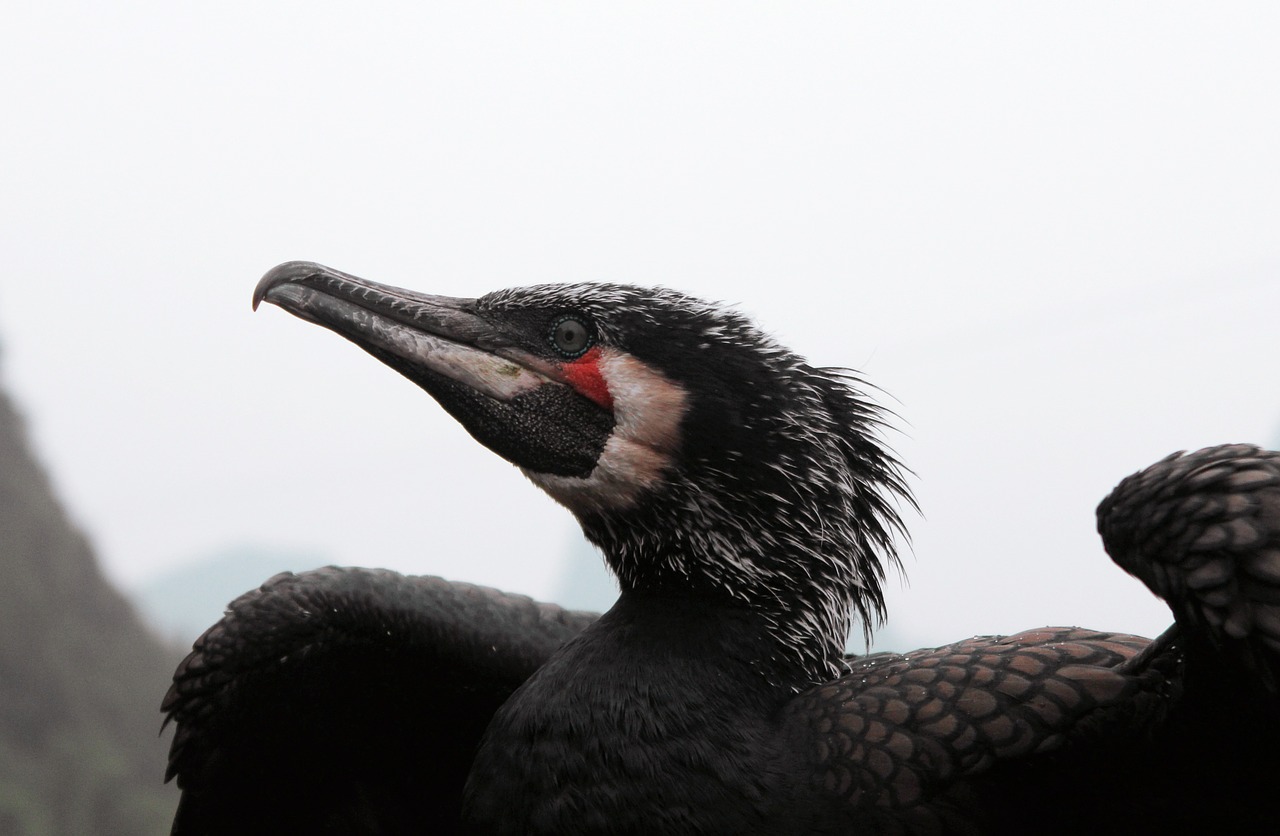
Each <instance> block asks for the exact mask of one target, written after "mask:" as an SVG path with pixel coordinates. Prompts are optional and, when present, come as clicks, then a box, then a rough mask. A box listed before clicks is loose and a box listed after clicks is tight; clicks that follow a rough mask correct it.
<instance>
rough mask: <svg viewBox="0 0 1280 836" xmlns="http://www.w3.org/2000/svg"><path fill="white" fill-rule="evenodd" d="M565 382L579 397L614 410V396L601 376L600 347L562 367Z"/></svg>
mask: <svg viewBox="0 0 1280 836" xmlns="http://www.w3.org/2000/svg"><path fill="white" fill-rule="evenodd" d="M561 368H562V370H563V371H564V376H565V380H567V381H568V382H569V385H570V386H572V387H573V388H574V390H575V391H577V393H578V394H579V395H582V396H583V397H584V398H590V399H591V400H592V401H594V402H595V403H597V404H599V405H600V406H602V407H604V408H605V409H613V395H611V394H609V384H607V383H605V380H604V375H602V374H600V346H598V345H597V346H592V347H591V350H590V351H588V352H587V353H586V354H584V355H582V356H581V357H579V358H578V359H577V360H574V361H572V362H570V363H565V364H564V366H562V367H561Z"/></svg>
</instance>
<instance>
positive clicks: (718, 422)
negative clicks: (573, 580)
mask: <svg viewBox="0 0 1280 836" xmlns="http://www.w3.org/2000/svg"><path fill="white" fill-rule="evenodd" d="M480 303H481V306H482V307H488V308H490V309H492V310H495V311H502V312H503V313H506V314H508V315H509V314H510V312H511V310H512V308H516V307H522V306H525V305H530V304H534V305H537V306H538V307H540V308H542V309H546V308H547V307H554V306H556V305H563V306H566V307H572V308H573V309H575V310H581V311H583V312H585V313H587V314H589V315H591V316H592V317H593V318H594V320H595V322H596V323H597V327H598V329H599V332H600V342H601V345H602V347H603V350H604V352H605V353H606V357H617V358H619V359H618V361H617V364H618V368H619V369H622V368H624V363H625V371H626V374H627V377H626V380H625V383H622V384H620V383H619V379H618V377H617V374H620V372H617V373H616V374H615V376H614V377H613V378H612V380H611V386H615V387H619V388H620V389H625V390H635V391H634V392H624V391H615V392H614V393H613V398H612V400H613V403H614V409H615V413H614V417H615V420H616V422H617V426H616V428H615V430H614V438H611V439H610V443H609V444H608V445H606V451H605V454H604V455H602V457H601V461H600V464H599V465H598V466H597V468H596V472H595V473H593V474H592V475H591V476H590V477H588V478H587V479H584V480H575V479H564V478H559V477H555V478H547V477H541V476H539V475H538V474H535V473H528V475H529V476H530V478H531V479H533V480H534V481H535V482H536V483H537V484H539V486H541V487H543V488H544V489H545V490H547V491H548V492H549V493H551V494H552V496H554V497H555V498H556V499H558V500H559V501H561V502H562V503H563V504H565V505H566V506H567V507H569V508H570V510H572V511H573V512H574V514H575V516H577V518H578V520H579V522H580V523H581V525H582V528H583V531H584V533H585V534H586V536H587V538H588V539H589V540H591V541H592V542H593V543H595V544H596V545H597V546H598V547H599V548H600V549H601V551H602V552H603V553H604V556H605V559H606V561H607V562H608V564H609V566H610V568H611V569H612V571H613V572H614V573H615V574H616V575H617V577H618V579H619V582H620V584H621V586H622V588H623V590H624V591H640V592H660V593H662V594H664V595H691V596H699V597H703V598H708V599H711V600H720V601H728V602H731V603H734V604H737V605H741V606H742V607H745V608H750V609H752V610H754V611H756V612H758V613H760V614H762V615H763V616H764V619H765V622H766V623H767V624H768V625H769V627H770V630H771V632H772V634H773V638H774V642H773V644H774V646H775V647H776V653H775V658H770V659H762V660H759V663H760V667H761V669H762V671H763V672H765V673H766V675H767V676H768V677H769V678H770V679H773V680H777V681H778V682H779V683H785V684H786V685H787V686H789V687H791V688H793V689H796V690H799V689H801V688H804V687H806V686H808V685H811V684H814V683H817V682H821V681H826V680H828V679H830V678H832V677H834V676H836V675H838V674H839V673H840V672H841V669H842V665H843V656H844V643H845V640H846V638H847V636H848V633H849V629H850V626H851V618H852V612H853V611H855V610H856V612H857V615H858V617H859V619H860V620H861V622H862V624H863V630H864V634H866V635H867V636H869V635H870V630H871V627H872V625H873V623H875V622H876V621H877V620H879V619H881V618H882V617H883V614H884V596H883V591H882V584H883V581H884V578H885V570H886V567H887V566H888V565H896V564H897V562H898V559H897V553H896V549H895V539H896V538H897V536H898V535H899V534H901V532H902V523H901V520H900V518H899V515H898V511H897V507H898V504H899V501H901V502H905V503H907V504H908V505H912V506H914V502H913V500H912V499H911V496H910V493H909V491H908V489H907V488H906V486H905V483H904V479H903V471H902V468H901V466H900V465H899V464H898V462H897V461H896V460H895V458H894V457H893V456H892V454H890V453H889V452H888V451H887V450H886V448H885V447H884V446H883V444H882V443H881V442H880V441H879V439H878V434H879V431H880V429H881V427H882V415H881V412H880V410H879V409H878V408H877V407H876V406H874V405H873V404H871V403H870V402H869V401H868V400H867V399H866V398H865V397H864V396H863V395H862V394H861V393H860V392H859V391H858V389H857V386H858V381H857V379H856V378H854V377H852V376H851V375H849V374H847V373H844V372H841V371H838V370H832V369H816V368H813V367H811V366H809V365H808V364H806V363H805V362H804V361H803V360H801V359H800V358H799V357H797V356H796V355H794V354H793V353H791V352H789V351H788V350H786V349H785V348H782V347H781V346H779V345H778V344H777V343H775V342H774V341H773V340H771V339H770V338H768V337H767V336H766V335H764V334H763V333H761V332H760V331H759V330H758V329H757V328H756V327H755V326H754V325H752V324H751V322H750V321H749V320H747V319H745V318H744V317H742V316H740V315H738V314H736V313H734V312H732V311H727V310H725V309H724V308H720V307H716V306H713V305H708V304H706V303H704V302H701V301H699V300H696V299H692V298H691V297H687V296H684V295H683V294H678V293H674V292H672V291H667V290H664V289H656V290H650V289H640V288H632V287H626V286H615V285H591V286H573V285H551V286H544V287H538V288H523V289H521V290H519V291H511V292H504V293H502V294H495V295H494V296H491V297H485V298H484V299H482V300H480ZM627 444H630V445H631V446H630V447H626V446H625V445H627ZM611 445H612V446H613V447H614V448H615V449H614V450H613V451H611V450H610V446H611ZM611 455H612V456H613V458H612V459H611V458H610V456H611ZM628 455H629V456H630V458H629V459H628V458H627V456H628ZM619 460H625V462H624V464H622V465H619ZM654 462H661V468H660V473H657V474H653V473H648V474H645V473H641V471H644V470H645V469H646V468H649V469H652V468H654V467H655V466H656V465H655V464H654ZM610 468H612V469H613V470H614V471H617V470H622V471H625V472H624V473H623V474H622V475H619V474H618V473H616V472H606V471H608V470H609V469H610Z"/></svg>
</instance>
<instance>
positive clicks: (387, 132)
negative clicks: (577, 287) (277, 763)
mask: <svg viewBox="0 0 1280 836" xmlns="http://www.w3.org/2000/svg"><path fill="white" fill-rule="evenodd" d="M4 18H5V21H4V25H3V27H0V72H2V73H3V86H2V87H0V97H2V99H0V102H2V103H3V111H2V115H3V127H2V128H0V213H2V214H0V268H2V269H0V349H2V353H0V375H2V379H3V382H4V384H5V385H6V387H7V388H9V389H10V391H11V392H13V393H14V394H15V395H16V397H17V398H18V399H19V402H20V406H21V408H22V410H23V411H24V413H25V414H26V415H27V417H28V419H29V421H30V424H31V430H32V434H33V436H34V439H35V441H36V443H37V446H38V450H39V453H40V455H41V457H42V459H43V460H44V461H45V462H46V463H47V464H48V465H49V467H50V468H51V470H52V473H53V476H54V479H55V482H56V485H57V488H58V489H59V491H60V492H61V494H62V495H63V496H64V497H65V500H66V502H67V504H68V505H69V507H70V509H71V511H72V513H73V515H74V517H75V518H76V519H77V521H78V522H79V523H80V524H81V525H82V526H83V527H84V528H85V530H86V531H87V532H88V534H89V535H90V536H91V537H92V539H93V541H94V542H95V544H96V545H97V547H98V550H99V552H100V554H101V555H102V558H103V560H104V562H105V564H106V566H107V569H108V571H109V573H110V575H111V576H112V577H114V578H116V579H117V580H118V581H120V582H122V583H124V584H126V585H128V584H133V583H137V582H139V581H141V580H143V579H145V578H147V577H148V576H150V575H152V574H154V573H156V572H158V571H161V570H163V569H165V568H168V567H171V566H174V565H177V564H179V563H181V562H184V561H193V560H197V559H199V558H200V557H201V556H203V555H206V554H209V553H211V552H214V551H217V550H219V549H222V548H223V547H226V546H229V545H235V544H254V545H261V546H270V547H279V548H282V549H285V548H287V549H298V548H302V549H316V550H320V551H323V552H324V553H325V554H327V555H329V556H330V558H331V559H332V560H333V561H335V562H339V563H349V564H362V565H379V566H388V567H392V568H395V569H399V570H403V571H406V572H414V573H431V574H440V575H445V576H447V577H451V578H457V579H467V580H474V581H478V582H481V583H487V584H492V585H497V586H501V587H504V588H508V589H514V590H520V591H524V592H528V593H530V594H533V595H536V596H545V595H548V594H550V591H551V589H552V585H553V583H554V581H555V580H556V575H557V569H558V565H559V562H560V561H561V560H562V559H563V557H564V555H565V553H566V552H567V551H568V550H569V548H570V546H571V544H572V543H573V538H574V537H575V536H576V534H575V530H574V528H573V525H572V522H571V519H570V518H569V516H568V514H567V513H565V512H563V511H562V510H560V509H559V508H558V507H556V506H555V505H553V504H552V503H551V501H550V500H548V499H546V498H545V497H543V496H542V495H541V494H539V493H538V492H537V491H536V489H534V488H533V487H532V486H531V485H529V484H527V483H526V482H525V481H524V480H523V479H522V478H521V477H520V475H519V473H518V472H517V471H515V470H514V469H513V468H511V467H510V466H509V465H507V464H505V463H504V462H502V461H501V460H499V459H498V458H497V457H496V456H494V455H492V454H490V453H489V452H488V451H486V450H484V449H482V448H480V447H479V446H478V445H476V444H475V443H473V442H472V441H471V440H470V439H469V437H467V436H466V434H465V433H464V432H463V431H462V430H461V428H459V427H458V426H456V425H455V424H454V423H453V422H452V420H451V419H449V418H448V417H447V416H446V415H445V414H444V412H443V411H442V410H441V409H440V408H439V407H437V406H436V405H435V404H434V403H433V402H432V401H431V400H430V399H429V398H428V397H426V396H425V395H424V394H422V393H421V392H419V391H418V390H417V389H416V388H415V387H414V386H412V385H411V384H409V383H408V382H406V381H404V380H402V379H400V378H398V377H397V376H396V375H395V374H394V373H393V372H391V371H390V370H388V369H386V368H384V367H382V366H380V365H379V364H377V363H376V362H375V361H374V360H372V359H371V358H369V357H367V356H366V355H364V354H363V353H362V352H360V351H359V350H357V349H355V348H354V347H352V346H351V345H349V344H347V343H346V342H345V341H343V340H341V339H339V338H337V337H336V336H334V335H333V334H330V333H327V332H325V331H323V330H321V329H319V328H316V327H314V326H311V325H308V324H305V323H303V322H301V321H299V320H295V319H293V318H292V317H289V316H287V315H285V314H282V313H281V312H280V311H278V310H275V309H270V310H266V309H264V310H263V311H260V312H259V313H257V314H256V315H255V314H251V313H250V310H249V297H250V292H251V290H252V288H253V285H254V283H255V282H256V281H257V279H258V277H259V276H260V275H261V274H262V273H263V272H264V271H265V270H267V269H268V268H269V267H271V266H272V265H274V264H276V263H278V262H280V261H284V260H288V259H295V258H300V259H308V260H315V261H320V262H323V263H327V264H330V265H332V266H335V267H338V268H341V269H343V270H347V271H349V272H353V273H356V274H358V275H363V276H366V277H369V278H372V279H376V280H379V281H384V282H389V283H392V284H398V285H402V286H407V287H412V288H415V289H419V290H424V291H430V292H437V293H445V294H450V295H458V296H470V295H478V294H480V293H483V292H485V291H488V290H493V289H496V288H499V287H504V286H511V285H520V284H527V283H532V282H543V281H557V280H566V281H567V280H574V281H577V280H589V279H600V280H612V281H625V282H636V283H663V284H667V285H670V286H674V287H677V288H680V289H683V290H686V291H689V292H692V293H695V294H698V295H702V296H706V297H712V298H718V299H723V300H727V301H730V302H733V303H735V304H737V305H739V306H740V307H741V308H742V309H743V310H745V311H747V312H749V313H751V314H753V315H755V316H756V317H757V318H758V319H759V320H761V321H762V323H763V324H764V326H765V327H766V328H767V329H769V330H771V331H772V332H773V333H775V334H776V335H777V336H778V337H779V338H780V339H782V340H783V341H784V342H786V343H788V344H790V345H792V346H793V347H795V348H797V349H798V350H799V351H801V352H802V353H803V354H805V355H806V356H808V357H810V359H812V360H813V361H815V362H817V363H822V364H832V365H847V366H852V367H855V368H857V369H860V370H861V371H863V372H864V374H865V375H866V376H867V378H868V379H869V380H871V381H872V382H874V383H875V384H877V385H879V386H881V387H882V388H883V389H884V390H885V391H886V392H887V393H889V395H891V396H892V400H891V401H890V403H891V405H892V407H893V408H894V409H895V410H896V411H897V412H898V413H899V414H900V415H901V416H902V421H901V422H900V426H901V428H902V430H903V434H902V435H901V436H898V437H896V438H895V439H894V446H896V447H897V449H898V450H899V451H900V453H901V454H902V456H903V457H904V458H905V460H906V461H907V462H908V463H909V465H910V466H911V467H912V468H913V469H914V471H915V472H916V474H917V476H918V478H917V479H916V481H915V485H916V488H917V491H918V494H919V498H920V500H921V503H922V505H923V507H924V512H925V515H924V517H923V518H920V519H914V520H912V525H911V528H912V530H913V532H914V538H915V541H914V542H915V545H914V554H913V555H911V556H909V557H908V558H907V569H908V575H909V578H910V585H909V586H907V587H905V588H900V585H899V584H898V583H897V582H896V581H895V582H894V583H893V584H892V586H893V590H894V594H893V596H892V599H891V606H892V612H893V624H894V627H895V633H897V634H900V635H902V636H903V637H904V639H905V640H907V641H913V640H914V641H919V642H929V643H932V642H938V641H943V640H947V639H955V638H962V637H964V636H967V635H970V634H973V633H977V632H1011V631H1014V630H1018V629H1022V628H1026V627H1031V626H1037V625H1040V624H1045V623H1079V624H1084V625H1087V626H1093V627H1099V628H1107V629H1125V630H1131V631H1135V632H1141V633H1146V634H1153V633H1155V632H1157V631H1159V630H1160V629H1162V628H1163V626H1164V625H1165V624H1166V623H1167V621H1168V615H1167V613H1166V611H1165V610H1164V609H1163V607H1162V606H1161V605H1160V604H1159V602H1157V601H1155V600H1154V599H1152V598H1151V596H1150V595H1149V594H1148V593H1147V592H1146V591H1145V589H1144V588H1142V587H1141V585H1140V584H1138V583H1137V582H1136V581H1134V580H1132V579H1130V578H1128V577H1127V576H1125V575H1124V574H1123V573H1122V572H1121V571H1120V570H1118V569H1116V568H1115V567H1114V566H1113V565H1112V564H1111V563H1110V561H1109V560H1108V559H1107V557H1106V556H1105V555H1104V554H1103V552H1102V550H1101V548H1100V546H1099V544H1098V541H1097V538H1096V535H1095V534H1094V531H1093V509H1094V506H1095V505H1096V503H1097V502H1098V501H1099V500H1100V499H1101V498H1102V497H1103V495H1105V493H1106V492H1107V491H1108V490H1109V489H1110V487H1111V486H1112V485H1114V483H1115V482H1116V481H1118V480H1119V479H1120V478H1121V477H1122V476H1124V475H1126V474H1127V473H1129V472H1131V471H1133V470H1135V469H1137V468H1139V467H1142V466H1144V465H1146V464H1148V463H1150V462H1152V461H1154V460H1156V459H1157V458H1159V457H1161V456H1163V455H1165V454H1166V453H1168V452H1171V451H1173V450H1176V449H1182V448H1193V447H1198V446H1203V445H1206V444H1212V443H1218V442H1224V441H1238V440H1243V441H1255V442H1262V443H1267V444H1276V443H1280V438H1278V436H1280V385H1278V381H1277V374H1276V366H1277V359H1278V358H1277V355H1278V354H1280V352H1278V351H1277V345H1278V343H1280V337H1278V336H1277V330H1278V329H1277V326H1278V325H1280V150H1277V149H1280V47H1277V44H1280V5H1277V4H1274V3H1252V4H1249V3H1196V4H1179V3H1168V2H1160V3H1155V2H1152V3H1144V4H1132V3H1119V2H1106V3H999V4H994V3H937V4H907V3H874V4H873V3H739V2H734V3H725V4H701V3H693V4H689V3H643V4H623V3H576V4H563V3H561V4H545V3H512V4H482V3H456V4H455V3H447V4H445V3H422V2H412V3H376V2H374V3H363V4H354V3H317V2H308V3H303V2H292V3H272V2H253V3H247V2H220V3H210V4H200V5H197V4H174V3H169V2H150V3H139V2H116V3H90V2H82V3H73V2H60V1H59V0H53V2H44V3H25V2H24V3H14V4H10V5H9V6H8V7H7V8H6V11H5V15H4Z"/></svg>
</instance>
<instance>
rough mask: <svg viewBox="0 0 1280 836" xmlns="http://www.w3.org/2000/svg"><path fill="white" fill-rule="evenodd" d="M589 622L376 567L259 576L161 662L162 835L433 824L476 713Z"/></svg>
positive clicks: (453, 783) (441, 814)
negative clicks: (175, 790) (185, 649)
mask: <svg viewBox="0 0 1280 836" xmlns="http://www.w3.org/2000/svg"><path fill="white" fill-rule="evenodd" d="M595 618H596V616H595V615H594V614H590V613H579V612H570V611H566V610H563V609H561V608H560V607H557V606H554V605H550V604H541V603H538V602H536V601H533V600H531V599H529V598H526V597H524V596H519V595H510V594H506V593H502V592H499V591H497V590H493V589H487V588H484V587H478V586H472V585H470V584H462V583H451V582H448V581H444V580H441V579H439V578H432V577H407V576H404V575H400V574H397V573H394V572H389V571H382V570H365V569H339V568H335V567H329V568H326V569H320V570H316V571H313V572H306V573H302V574H296V575H295V574H292V573H284V574H280V575H277V576H275V577H274V578H272V579H271V580H269V581H267V582H266V583H265V584H263V586H262V587H261V588H260V589H257V590H255V591H253V592H249V593H247V594H245V595H242V596H241V597H240V598H238V599H236V600H235V601H233V602H232V603H231V604H230V606H229V608H228V610H227V612H226V615H225V616H224V617H223V618H222V620H221V621H219V622H218V623H217V624H215V625H214V626H213V627H211V628H210V629H209V630H208V631H207V632H206V633H205V634H204V635H203V636H201V637H200V638H199V639H198V640H197V641H196V642H195V645H194V649H193V650H192V651H191V653H190V655H188V656H187V658H186V659H185V660H184V661H183V662H182V663H181V664H180V665H179V666H178V669H177V671H176V672H175V673H174V679H173V685H172V687H171V688H170V689H169V692H168V694H167V695H166V696H165V699H164V702H163V705H162V711H164V712H166V714H167V715H168V718H167V720H166V722H168V721H169V720H172V721H174V722H175V723H176V724H177V731H176V733H175V735H174V739H173V744H172V748H171V750H170V756H169V767H168V773H167V778H173V777H175V776H176V777H177V780H178V785H179V787H181V788H182V790H183V795H182V800H181V802H180V805H179V811H178V814H177V817H176V818H175V821H174V827H173V832H174V833H175V834H180V835H181V836H187V835H188V834H190V835H194V834H213V833H220V834H221V833H303V832H308V833H311V832H314V833H325V832H335V833H337V832H342V833H349V832H369V833H384V832H385V833H398V832H414V833H417V832H419V831H420V829H421V827H422V822H424V821H430V822H440V823H441V824H442V828H441V830H442V832H447V830H448V827H446V826H443V825H444V824H445V823H449V824H450V825H451V824H452V823H455V822H456V819H457V810H458V806H459V803H460V801H459V800H460V798H461V794H462V786H463V783H464V781H465V778H466V775H467V772H468V770H469V769H470V766H471V759H472V754H473V751H474V748H475V746H476V744H477V743H478V741H479V739H480V735H481V734H482V733H483V731H484V729H485V727H486V726H487V725H488V723H489V720H490V718H491V717H492V715H493V712H494V711H495V710H496V709H497V708H498V706H499V705H501V704H502V703H503V702H504V701H505V700H506V699H507V697H509V696H510V694H511V692H512V691H514V690H515V688H516V687H517V686H519V685H520V684H521V683H522V682H523V681H524V680H525V679H527V678H528V676H529V675H530V674H531V673H532V672H533V671H534V670H535V669H536V668H537V667H538V666H539V665H541V664H542V663H543V662H545V661H546V659H547V657H548V656H550V655H551V653H552V652H553V651H554V650H555V649H556V648H558V647H559V646H560V645H561V644H563V643H564V642H565V641H566V640H568V639H569V638H571V637H572V636H574V635H576V634H577V633H578V632H580V631H581V630H582V629H583V628H584V627H585V626H586V625H587V624H589V623H591V622H592V621H593V620H595Z"/></svg>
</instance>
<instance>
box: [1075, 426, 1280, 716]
mask: <svg viewBox="0 0 1280 836" xmlns="http://www.w3.org/2000/svg"><path fill="white" fill-rule="evenodd" d="M1098 532H1099V533H1100V534H1101V535H1102V540H1103V544H1104V545H1105V547H1106V549H1107V553H1108V554H1110V555H1111V558H1112V559H1113V560H1114V561H1115V562H1116V563H1117V564H1119V565H1120V567H1121V568H1123V569H1124V570H1125V571H1127V572H1129V573H1130V574H1132V575H1135V576H1137V577H1138V578H1139V579H1141V580H1142V582H1143V583H1145V584H1146V585H1147V586H1148V587H1149V588H1150V589H1151V591H1152V592H1154V593H1155V594H1156V595H1158V596H1159V597H1161V598H1163V599H1164V600H1165V601H1167V602H1168V604H1169V606H1170V608H1171V609H1172V610H1173V614H1174V617H1175V619H1176V620H1177V622H1178V624H1179V626H1180V627H1182V628H1183V631H1184V633H1185V634H1186V636H1187V638H1188V640H1189V641H1193V642H1207V643H1209V644H1210V645H1212V647H1213V649H1214V652H1215V653H1217V654H1218V655H1220V656H1225V657H1228V658H1231V659H1235V660H1237V662H1238V663H1240V664H1241V665H1243V666H1244V668H1245V669H1246V670H1248V671H1250V676H1251V677H1252V678H1253V679H1254V680H1255V682H1259V681H1260V682H1263V683H1265V685H1266V686H1267V687H1269V689H1270V690H1271V691H1273V692H1274V691H1275V690H1276V683H1277V674H1278V673H1280V664H1277V656H1276V655H1277V653H1280V453H1274V452H1270V451H1267V450H1262V449H1260V448H1258V447H1254V446H1252V445H1248V444H1231V445H1222V446H1218V447H1208V448H1205V449H1203V450H1199V451H1197V452H1194V453H1175V454H1174V455H1172V456H1169V457H1167V458H1165V459H1163V460H1161V461H1159V462H1157V463H1156V464H1154V465H1152V466H1151V467H1149V468H1147V469H1146V470H1143V471H1141V472H1139V473H1135V474H1134V475H1132V476H1130V477H1128V478H1127V479H1125V480H1124V481H1123V482H1121V483H1120V484H1119V485H1118V486H1117V487H1116V489H1115V490H1114V491H1112V492H1111V494H1110V495H1109V496H1108V497H1107V498H1106V499H1105V500H1103V501H1102V504H1101V505H1099V506H1098Z"/></svg>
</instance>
